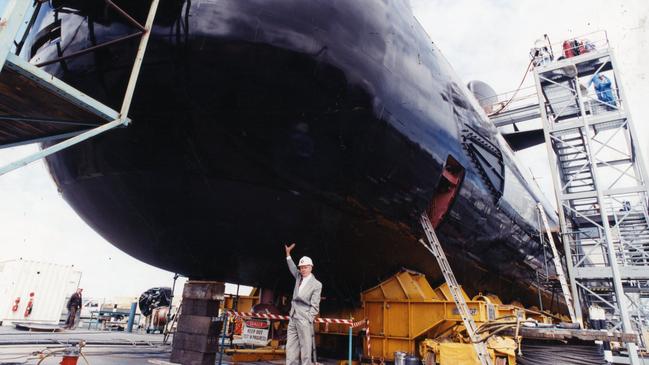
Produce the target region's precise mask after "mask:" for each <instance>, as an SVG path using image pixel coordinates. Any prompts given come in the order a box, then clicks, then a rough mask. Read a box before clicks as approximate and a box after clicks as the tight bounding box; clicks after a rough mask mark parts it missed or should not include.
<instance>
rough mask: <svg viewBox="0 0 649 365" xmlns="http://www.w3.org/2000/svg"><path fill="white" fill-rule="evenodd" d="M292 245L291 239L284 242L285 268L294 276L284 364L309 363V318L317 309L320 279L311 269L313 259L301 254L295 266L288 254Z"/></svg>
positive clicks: (310, 361) (310, 331)
mask: <svg viewBox="0 0 649 365" xmlns="http://www.w3.org/2000/svg"><path fill="white" fill-rule="evenodd" d="M294 247H295V243H294V244H292V245H290V246H286V245H285V246H284V249H285V250H286V262H287V263H288V269H289V271H291V275H293V277H294V278H295V288H294V289H293V300H292V301H291V311H290V313H289V314H290V317H291V319H290V320H289V321H288V333H287V336H286V365H299V364H301V365H311V364H312V359H311V356H312V353H313V349H314V347H315V343H314V342H313V340H314V338H313V337H314V335H313V320H314V319H315V316H316V315H317V314H318V311H319V310H320V293H321V292H322V283H320V282H319V281H318V280H316V278H315V276H314V275H313V274H312V273H311V271H312V270H313V261H311V259H310V258H309V257H307V256H304V257H302V258H301V259H300V261H299V262H298V264H297V266H296V265H295V262H293V259H292V258H291V250H292V249H293V248H294Z"/></svg>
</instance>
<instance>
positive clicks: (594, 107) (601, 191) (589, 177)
mask: <svg viewBox="0 0 649 365" xmlns="http://www.w3.org/2000/svg"><path fill="white" fill-rule="evenodd" d="M555 49H560V50H561V54H556V53H557V52H555V53H554V54H553V53H552V47H551V46H550V45H549V43H548V46H547V47H545V46H543V47H540V48H535V49H533V61H532V64H533V69H532V74H533V76H534V84H535V85H534V87H533V88H528V89H527V91H528V92H531V94H529V95H526V96H523V97H519V99H518V103H516V102H513V103H511V104H510V102H511V101H512V100H513V99H514V96H512V98H511V99H510V100H509V101H508V104H510V105H509V106H510V108H508V110H506V111H503V112H498V113H494V114H493V115H492V121H493V122H494V124H495V125H496V126H499V127H502V126H505V125H510V124H513V125H515V124H517V123H518V124H520V123H522V122H526V121H529V120H534V119H539V118H540V120H541V122H542V125H543V135H544V139H545V146H546V148H547V153H548V158H549V162H550V167H551V169H550V170H551V173H552V180H553V184H554V189H555V195H556V199H557V206H558V213H559V220H560V225H561V234H560V236H561V238H562V241H563V248H564V252H565V254H566V256H565V259H566V269H567V272H568V276H569V278H570V290H571V292H572V296H573V298H574V311H575V314H576V316H577V318H579V319H581V318H584V315H585V314H587V313H585V310H588V311H592V310H593V308H596V309H603V310H604V312H605V319H603V320H604V321H605V322H606V328H604V329H607V330H609V331H623V332H635V333H637V334H639V335H640V339H641V343H643V346H644V347H645V348H646V347H647V344H646V342H645V340H646V339H644V338H642V333H643V331H642V328H641V327H642V326H643V320H644V315H643V310H644V307H643V303H642V299H643V298H645V297H646V296H647V295H649V285H647V283H648V282H649V216H648V214H647V205H648V198H649V194H648V190H647V181H648V180H647V172H646V171H645V166H646V165H645V164H644V161H643V159H642V155H641V153H640V150H639V142H638V139H637V135H636V132H635V130H634V126H633V121H632V117H631V112H630V110H629V106H628V99H627V97H626V95H625V92H624V88H623V86H622V85H623V82H622V77H621V75H620V70H619V68H618V63H617V61H616V58H615V55H614V52H613V50H612V48H611V47H610V46H609V42H608V38H607V37H605V33H604V37H603V39H602V40H600V41H599V42H598V43H597V44H595V43H593V42H589V41H587V40H586V39H585V38H582V39H579V38H576V39H570V40H566V41H565V42H562V43H561V44H560V45H559V46H558V47H555ZM518 92H520V90H517V93H518ZM521 100H525V101H523V102H520V101H521ZM512 106H513V107H512ZM501 109H504V108H501ZM591 319H592V318H591ZM591 322H592V321H591ZM590 325H591V326H592V323H591V324H590ZM627 349H628V350H629V361H630V363H631V364H637V363H639V362H638V361H639V360H638V355H637V348H636V345H635V344H627Z"/></svg>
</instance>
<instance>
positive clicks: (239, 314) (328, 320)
mask: <svg viewBox="0 0 649 365" xmlns="http://www.w3.org/2000/svg"><path fill="white" fill-rule="evenodd" d="M228 315H229V316H235V317H250V318H265V319H276V320H281V321H288V320H289V319H291V317H289V316H282V315H279V314H270V313H256V312H235V311H228ZM314 322H315V323H330V324H347V325H350V326H352V327H353V328H356V327H360V326H362V325H363V323H365V321H364V320H363V321H358V322H354V320H353V319H339V318H316V319H315V320H314Z"/></svg>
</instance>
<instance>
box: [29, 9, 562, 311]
mask: <svg viewBox="0 0 649 365" xmlns="http://www.w3.org/2000/svg"><path fill="white" fill-rule="evenodd" d="M172 3H173V2H172V1H168V2H166V3H165V2H163V4H162V5H163V7H165V6H167V7H166V8H163V12H162V13H161V14H163V15H162V16H161V18H159V19H158V22H157V23H156V24H157V26H156V28H155V29H154V33H153V35H152V38H151V41H150V44H149V49H148V51H147V55H146V58H145V62H144V66H143V69H142V73H141V75H140V79H139V82H138V86H137V91H136V94H135V98H134V100H133V105H132V108H131V114H130V117H131V118H132V119H133V121H134V122H133V124H132V125H130V126H129V127H128V128H124V129H120V130H116V131H111V132H109V133H107V134H105V135H103V136H100V137H98V138H95V139H93V140H91V141H88V142H85V143H83V144H81V145H79V146H76V147H74V148H71V149H69V150H67V151H64V152H62V153H60V154H57V155H55V156H52V157H50V158H48V160H47V162H48V166H49V168H50V171H51V174H52V176H53V178H54V180H55V181H56V183H57V185H58V186H59V188H60V190H61V191H62V194H63V196H64V198H65V199H66V201H68V202H69V204H70V205H71V206H72V207H73V208H74V209H75V210H76V211H77V212H78V213H79V215H80V216H81V217H82V218H83V219H84V220H85V221H86V222H87V223H88V224H90V225H91V226H92V227H93V228H94V229H95V230H96V231H97V232H99V233H100V234H101V235H102V236H103V237H105V238H106V239H107V240H108V241H110V242H111V243H112V244H114V245H115V246H117V247H119V248H120V249H122V250H124V251H125V252H127V253H128V254H130V255H132V256H134V257H136V258H138V259H141V260H143V261H145V262H147V263H150V264H152V265H155V266H159V267H161V268H164V269H167V270H170V271H174V272H179V273H182V274H184V275H188V276H191V277H195V278H209V279H216V280H226V281H231V282H238V283H242V284H248V285H255V286H262V287H266V288H278V289H285V288H288V287H289V286H290V280H289V279H290V277H289V275H288V273H287V271H286V267H285V264H284V257H283V244H284V243H287V242H296V243H297V244H298V247H297V249H296V252H297V253H296V254H297V255H303V254H304V255H309V256H311V257H312V258H313V259H314V261H315V263H316V268H315V272H316V273H317V275H318V277H319V278H320V279H321V281H323V283H324V284H325V293H324V294H325V295H326V296H327V297H329V298H336V299H340V300H349V299H355V298H357V293H358V292H359V291H360V290H361V289H365V288H367V287H369V286H372V285H375V284H376V283H377V282H378V281H379V280H381V279H384V278H385V277H387V276H389V275H391V274H393V273H394V272H396V271H397V270H399V269H400V268H402V267H406V268H409V269H413V270H417V271H421V272H424V273H426V274H427V275H429V277H430V278H431V279H432V280H433V281H437V282H439V280H440V279H441V275H440V273H439V272H438V270H437V264H436V263H435V261H434V259H433V257H432V256H430V255H429V254H428V253H427V252H426V251H425V250H424V249H423V247H422V246H421V244H420V243H418V242H417V240H418V239H419V238H420V237H423V232H422V231H421V229H420V228H419V227H418V225H417V217H418V215H419V212H421V211H423V210H424V209H427V207H428V204H429V202H430V200H431V198H432V195H433V192H434V190H435V187H436V185H437V183H438V180H439V176H440V172H441V169H442V165H443V163H444V161H446V159H447V157H448V156H449V155H450V156H453V158H455V159H456V160H457V161H458V162H459V163H460V164H461V165H462V166H464V168H465V169H466V176H465V178H464V181H463V182H462V186H461V190H460V193H459V195H458V198H457V199H456V200H455V202H454V203H453V205H452V206H451V210H450V212H449V214H448V215H447V216H446V218H445V219H444V221H443V222H442V224H441V226H440V227H439V231H440V236H441V238H442V239H443V242H444V244H445V246H446V247H447V249H448V251H449V252H448V253H449V255H450V256H451V263H452V265H454V268H455V271H456V274H457V276H458V279H459V280H460V281H461V282H462V283H463V284H464V285H465V287H466V289H467V290H468V291H469V292H470V293H472V294H475V293H477V290H478V289H481V290H485V289H486V290H490V291H493V292H496V293H497V294H499V295H500V296H501V297H503V298H505V300H512V299H518V300H522V301H524V302H527V303H530V304H531V303H534V302H535V301H536V300H537V299H536V298H537V297H536V293H535V292H534V289H533V287H532V284H531V283H532V279H533V278H535V274H534V270H535V269H539V268H542V266H543V264H542V260H543V251H542V248H541V247H540V245H539V244H538V242H537V241H536V238H535V237H536V236H537V233H536V231H535V230H536V227H535V224H536V221H535V219H534V217H535V215H534V212H533V209H534V203H535V201H536V200H538V199H539V195H538V193H536V192H535V191H534V190H533V188H532V187H530V185H529V184H528V182H527V181H526V180H525V179H524V178H523V176H522V175H521V173H520V171H519V169H518V168H517V167H516V165H515V163H514V162H513V161H512V160H511V158H510V154H509V152H508V151H506V150H505V149H506V147H504V148H505V149H503V147H502V145H501V141H500V140H499V138H500V137H499V136H498V135H497V134H496V131H495V129H494V128H493V127H492V126H491V125H490V124H489V123H487V122H485V119H484V116H483V115H481V114H480V113H479V112H477V111H476V110H477V109H476V108H475V104H474V103H473V102H472V101H471V100H469V98H468V97H467V96H466V90H465V89H464V88H463V87H461V86H459V85H460V82H459V80H458V79H457V78H456V77H455V76H454V73H453V71H452V70H451V68H450V67H449V66H448V64H447V63H446V61H445V60H444V59H443V57H442V56H441V55H440V53H439V51H438V50H437V49H436V48H434V47H432V46H431V44H430V42H429V40H428V39H427V37H426V35H425V34H424V32H423V30H422V29H421V28H420V26H419V25H418V24H417V23H416V21H415V19H414V18H413V17H412V15H411V13H410V10H409V9H408V8H407V7H406V6H405V5H403V4H399V2H393V4H390V5H386V4H384V2H378V1H369V0H368V1H335V2H329V1H297V0H296V1H267V0H266V1H241V0H224V1H193V2H191V3H184V4H181V5H182V6H178V4H177V3H174V4H172ZM125 4H126V3H125ZM129 4H130V5H127V6H126V7H127V8H129V7H130V8H129V10H130V11H132V12H135V13H138V12H139V13H140V14H144V12H143V11H142V10H143V9H145V7H146V6H145V5H148V1H141V2H140V1H138V2H129ZM70 5H71V6H74V3H73V2H71V3H70ZM96 10H97V9H95V8H93V7H92V6H89V5H88V7H87V8H85V9H83V11H84V12H86V13H90V14H92V15H91V16H90V17H87V18H85V16H84V15H81V16H79V15H71V14H58V15H59V16H60V17H61V18H62V19H63V36H62V44H64V45H67V49H66V52H73V51H74V50H78V49H83V48H86V47H88V46H90V45H92V44H94V43H97V42H102V41H105V40H109V39H114V38H115V37H117V36H120V35H124V34H127V33H129V32H131V31H130V30H129V28H128V26H126V25H124V24H122V23H117V18H116V17H115V18H111V17H110V16H109V17H108V18H107V17H106V14H105V13H104V12H101V11H96ZM51 12H52V13H53V14H54V13H55V12H54V11H51ZM86 13H83V14H86ZM136 47H137V43H136V42H133V43H120V44H118V45H116V46H113V47H111V48H108V49H103V50H101V51H98V52H96V53H94V54H89V55H86V56H82V57H79V58H75V59H71V60H68V61H65V63H58V64H55V65H52V66H49V67H48V71H50V72H52V73H54V74H56V75H58V76H59V77H61V78H62V79H64V80H66V81H68V82H70V83H72V84H74V85H77V86H78V87H79V88H81V89H82V90H84V91H86V92H87V93H89V94H90V95H92V96H94V97H96V98H98V99H99V100H101V101H104V102H106V103H108V104H110V105H113V106H114V107H117V105H118V104H119V102H120V99H121V97H122V95H123V90H124V87H125V84H126V80H127V78H128V71H129V70H130V65H131V62H132V58H133V55H134V52H135V48H136ZM53 57H56V47H55V46H53V45H52V46H46V47H44V48H43V49H41V50H40V51H39V53H38V54H37V55H36V58H37V59H39V60H44V59H51V58H53ZM467 128H470V130H471V131H473V132H474V133H477V134H479V135H480V136H482V137H481V138H483V139H484V140H485V141H487V142H481V143H487V144H489V143H491V144H492V145H493V146H497V147H498V148H497V149H499V150H502V153H501V154H500V155H499V156H500V164H501V167H502V168H503V170H502V171H503V173H502V175H503V178H504V179H505V180H504V184H502V185H498V184H497V183H494V181H496V180H494V179H497V177H496V178H494V177H491V179H492V180H489V178H490V177H488V176H487V177H485V173H484V171H483V170H481V168H480V166H479V164H477V163H476V160H475V157H474V158H472V156H471V154H470V153H468V152H467V150H466V148H467V145H466V143H467V142H466V141H467V139H466V138H465V139H463V136H465V134H466V131H467ZM463 141H464V142H465V144H464V145H463V144H462V142H463ZM476 143H478V142H476ZM494 153H496V154H498V153H497V151H496V152H494ZM496 182H497V181H496ZM548 210H550V209H548Z"/></svg>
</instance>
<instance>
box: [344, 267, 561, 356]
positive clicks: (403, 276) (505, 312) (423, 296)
mask: <svg viewBox="0 0 649 365" xmlns="http://www.w3.org/2000/svg"><path fill="white" fill-rule="evenodd" d="M462 294H463V295H464V297H465V300H466V302H467V305H468V307H469V310H470V312H471V314H472V315H473V320H474V321H475V322H476V324H477V325H478V326H479V328H480V330H481V331H484V332H483V335H484V337H487V334H489V333H493V332H490V331H492V330H495V329H498V328H502V327H503V326H505V325H508V326H512V323H513V324H514V325H515V326H517V325H518V323H519V322H520V321H523V320H525V310H524V309H523V308H522V307H520V306H515V305H507V304H502V302H501V301H500V299H499V298H498V297H496V296H493V295H488V296H487V295H477V296H475V297H474V298H469V297H468V296H467V295H466V293H465V292H464V290H462ZM361 301H362V303H363V308H362V309H361V310H358V311H357V312H356V313H354V317H355V318H367V319H368V320H369V322H370V327H369V331H370V345H371V346H370V348H371V350H370V353H369V354H368V353H367V344H366V343H364V346H363V352H364V356H366V357H371V358H374V359H385V360H393V357H394V353H395V352H397V351H399V352H407V353H419V355H420V356H421V357H422V359H424V360H425V362H426V364H427V365H434V364H442V365H444V364H459V363H462V364H465V363H466V364H473V363H476V364H477V363H478V362H477V357H476V355H475V350H474V348H473V346H472V345H471V344H470V343H468V341H467V337H466V333H464V334H462V331H463V330H464V326H463V325H462V318H461V317H460V315H459V314H458V310H457V308H456V306H455V302H454V301H453V297H452V296H451V293H450V291H449V288H448V286H447V285H446V284H443V285H440V286H439V287H437V288H435V289H433V288H432V287H431V286H430V284H429V283H428V280H426V277H425V275H423V274H420V273H417V272H413V271H408V270H404V271H401V272H399V273H397V274H396V275H394V276H392V277H391V278H389V279H388V280H386V281H384V282H382V283H380V284H379V285H377V286H376V287H374V288H371V289H368V290H366V291H364V292H363V293H362V294H361ZM535 317H536V318H535V319H536V320H539V321H541V322H550V321H551V319H550V318H549V317H547V316H544V315H543V314H541V313H539V314H538V315H537V316H535ZM484 337H483V338H484ZM487 347H488V349H489V352H490V353H491V356H492V359H493V360H494V361H493V362H494V364H515V351H516V349H517V347H518V346H517V343H516V341H514V339H512V338H511V337H509V338H508V337H500V336H497V335H494V336H490V337H489V338H488V340H487ZM463 359H465V360H466V362H464V360H463Z"/></svg>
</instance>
